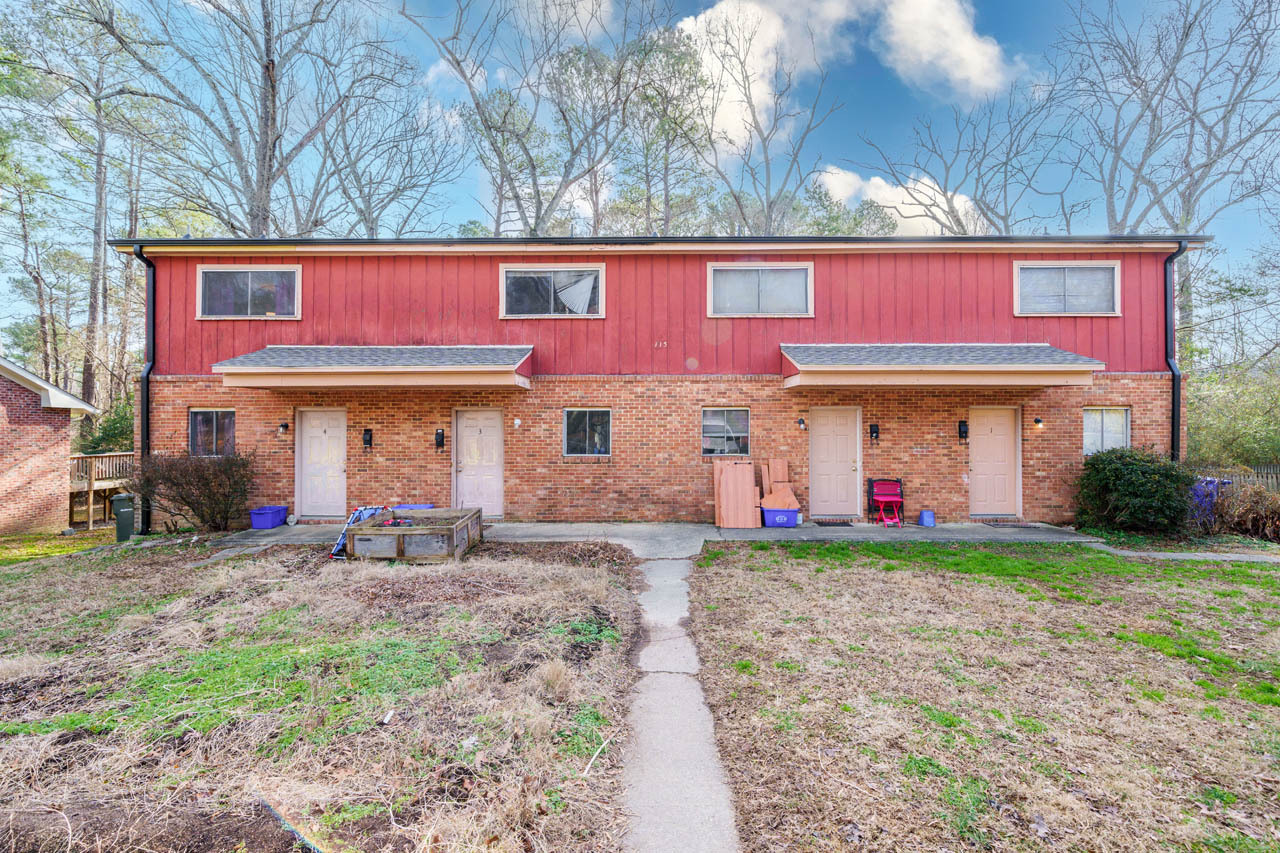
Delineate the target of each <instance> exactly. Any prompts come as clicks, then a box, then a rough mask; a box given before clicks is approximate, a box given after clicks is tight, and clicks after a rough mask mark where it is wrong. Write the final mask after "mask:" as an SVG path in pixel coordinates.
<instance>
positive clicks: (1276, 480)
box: [1197, 465, 1280, 492]
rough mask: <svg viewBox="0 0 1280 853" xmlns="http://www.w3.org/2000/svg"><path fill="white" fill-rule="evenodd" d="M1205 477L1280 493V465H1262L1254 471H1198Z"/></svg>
mask: <svg viewBox="0 0 1280 853" xmlns="http://www.w3.org/2000/svg"><path fill="white" fill-rule="evenodd" d="M1197 473H1198V474H1200V475H1201V476H1204V477H1217V478H1219V479H1223V480H1230V481H1231V483H1232V485H1236V486H1245V485H1258V486H1262V487H1263V488H1266V489H1268V490H1269V491H1272V492H1280V465H1260V466H1258V467H1257V468H1254V469H1253V470H1252V471H1241V470H1239V469H1226V468H1224V469H1205V470H1201V471H1197Z"/></svg>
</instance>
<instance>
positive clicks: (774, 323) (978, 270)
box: [113, 235, 1204, 522]
mask: <svg viewBox="0 0 1280 853" xmlns="http://www.w3.org/2000/svg"><path fill="white" fill-rule="evenodd" d="M1203 242H1204V240H1203V238H1197V237H1178V236H1172V237H1171V236H1133V235H1126V236H1110V237H1058V238H1054V237H1035V238H1013V237H953V238H945V237H943V238H888V239H886V238H768V239H766V238H761V239H737V238H734V239H716V238H687V239H685V238H677V239H659V238H653V239H648V238H623V239H612V240H609V239H601V240H590V239H557V238H535V239H522V240H483V239H480V240H419V241H400V240H387V241H378V240H319V239H316V240H205V239H182V240H154V241H146V242H143V243H141V244H135V243H129V242H123V241H117V242H116V243H114V244H113V245H115V246H116V248H117V249H118V250H120V251H124V252H133V253H135V254H137V255H138V257H140V258H142V259H143V260H144V261H146V263H147V264H148V265H149V267H148V269H149V277H150V283H149V290H150V291H151V298H150V307H151V311H152V324H153V331H152V333H151V335H150V337H151V338H152V342H151V349H150V350H149V357H148V359H147V361H148V364H149V367H148V368H147V369H146V370H145V371H144V374H145V376H144V379H143V387H142V395H141V398H140V399H141V400H142V402H143V403H144V405H142V406H141V409H142V411H141V413H140V417H141V419H142V424H141V426H142V427H143V428H142V429H141V430H140V433H139V440H140V448H139V449H140V451H141V452H156V453H178V452H192V453H201V454H217V453H225V452H228V451H230V450H231V449H233V448H234V449H238V450H242V451H249V450H252V451H254V452H255V454H256V456H257V460H258V462H257V464H258V467H259V476H258V480H257V484H256V488H255V494H254V500H255V502H256V503H263V504H266V503H272V504H287V505H288V506H289V507H290V508H291V511H293V512H296V513H297V514H298V515H299V516H301V517H303V518H310V517H314V518H338V517H341V516H343V515H345V513H346V512H347V510H348V508H349V507H350V506H352V505H358V504H382V503H398V502H409V503H423V502H431V503H435V504H437V505H448V504H452V505H466V506H482V507H483V508H484V511H485V514H486V515H487V516H489V517H503V518H507V519H520V520H534V519H537V520H594V519H643V520H658V519H678V520H686V521H709V520H711V518H712V515H713V506H712V500H713V498H712V483H711V465H710V462H711V460H713V459H714V458H717V457H718V456H723V455H749V456H751V457H754V458H756V459H767V458H771V457H781V458H785V459H787V460H788V461H789V462H790V466H791V479H792V481H793V482H794V484H795V491H796V494H797V496H798V497H799V499H800V502H801V505H802V509H803V511H804V512H805V514H806V515H807V516H810V517H824V516H830V517H858V516H864V517H865V515H866V513H867V509H866V506H865V487H864V483H865V479H866V478H868V477H901V478H902V479H903V480H904V484H905V492H906V498H907V508H908V512H909V513H911V514H912V515H914V513H915V511H917V510H919V509H924V508H928V509H933V510H934V511H935V512H936V513H937V515H938V517H939V519H940V520H944V521H958V520H968V519H969V518H971V517H980V518H1021V519H1030V520H1043V521H1053V522H1057V521H1064V520H1067V519H1069V518H1070V517H1071V515H1072V511H1073V507H1072V496H1073V493H1074V488H1075V479H1076V476H1077V475H1078V473H1079V471H1080V467H1081V464H1082V461H1083V459H1084V456H1085V454H1086V453H1088V452H1092V451H1095V450H1098V449H1101V448H1105V447H1113V446H1117V445H1125V444H1132V445H1148V446H1151V447H1154V448H1156V449H1158V450H1160V451H1161V452H1173V453H1175V454H1176V453H1177V451H1178V448H1179V445H1180V444H1181V443H1182V436H1181V432H1182V426H1181V422H1182V418H1181V407H1180V404H1179V402H1178V398H1179V397H1180V395H1181V384H1180V382H1179V381H1178V380H1177V375H1178V374H1177V372H1176V365H1175V363H1174V361H1173V359H1172V337H1171V336H1172V332H1173V329H1172V321H1171V311H1172V306H1171V301H1170V296H1169V293H1168V288H1169V287H1170V282H1171V278H1170V270H1171V268H1172V260H1171V258H1172V257H1173V256H1174V255H1175V254H1176V253H1178V252H1179V251H1181V250H1185V249H1186V248H1188V247H1190V248H1195V247H1196V246H1198V245H1200V244H1202V243H1203ZM966 432H967V436H966V435H965V433H966ZM437 442H439V443H437Z"/></svg>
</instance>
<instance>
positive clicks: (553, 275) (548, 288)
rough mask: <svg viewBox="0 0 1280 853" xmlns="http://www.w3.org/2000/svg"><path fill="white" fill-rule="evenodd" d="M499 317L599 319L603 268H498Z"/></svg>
mask: <svg viewBox="0 0 1280 853" xmlns="http://www.w3.org/2000/svg"><path fill="white" fill-rule="evenodd" d="M502 316H503V317H603V316H604V267H603V266H590V267H505V266H504V267H502Z"/></svg>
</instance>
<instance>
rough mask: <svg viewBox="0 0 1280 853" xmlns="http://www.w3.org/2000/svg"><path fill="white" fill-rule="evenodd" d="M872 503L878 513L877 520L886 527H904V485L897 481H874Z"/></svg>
mask: <svg viewBox="0 0 1280 853" xmlns="http://www.w3.org/2000/svg"><path fill="white" fill-rule="evenodd" d="M871 502H872V504H874V505H875V508H876V511H877V513H878V514H877V517H876V520H877V521H880V522H883V523H884V526H885V527H888V526H889V525H890V524H896V525H898V526H899V527H901V526H902V514H901V513H900V512H899V510H901V509H902V483H900V482H899V481H897V480H874V481H872V483H871Z"/></svg>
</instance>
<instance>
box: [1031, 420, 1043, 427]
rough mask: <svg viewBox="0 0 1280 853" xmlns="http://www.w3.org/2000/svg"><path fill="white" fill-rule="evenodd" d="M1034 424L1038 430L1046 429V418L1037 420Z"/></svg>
mask: <svg viewBox="0 0 1280 853" xmlns="http://www.w3.org/2000/svg"><path fill="white" fill-rule="evenodd" d="M1032 423H1033V424H1035V425H1036V429H1044V418H1036V419H1035V420H1034V421H1032Z"/></svg>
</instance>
